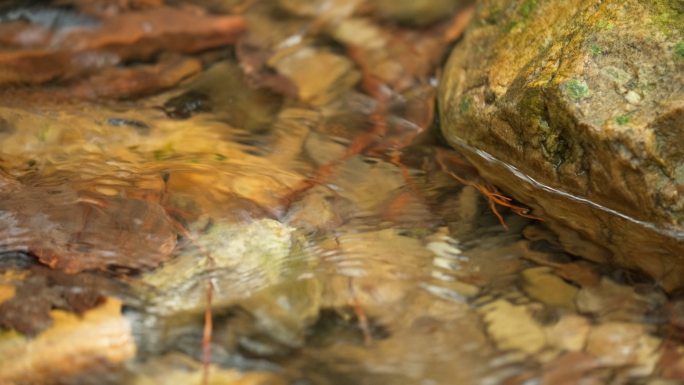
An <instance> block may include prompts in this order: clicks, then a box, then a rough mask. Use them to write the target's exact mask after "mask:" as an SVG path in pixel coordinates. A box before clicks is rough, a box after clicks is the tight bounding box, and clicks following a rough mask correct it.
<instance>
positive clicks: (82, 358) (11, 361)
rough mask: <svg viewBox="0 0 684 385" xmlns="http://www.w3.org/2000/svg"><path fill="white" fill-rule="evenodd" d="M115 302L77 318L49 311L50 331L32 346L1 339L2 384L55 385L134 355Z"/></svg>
mask: <svg viewBox="0 0 684 385" xmlns="http://www.w3.org/2000/svg"><path fill="white" fill-rule="evenodd" d="M121 305H122V304H121V302H120V301H119V300H116V299H113V298H107V299H105V300H103V303H102V304H101V305H100V306H97V307H96V308H94V309H91V310H89V311H87V312H85V313H84V314H83V315H82V316H76V315H74V314H70V313H67V312H64V311H62V310H53V311H51V312H50V316H51V317H53V318H54V319H55V323H54V326H52V327H51V328H50V329H47V330H45V331H44V332H42V333H40V334H39V335H37V336H36V337H35V338H33V339H31V340H28V341H26V340H24V339H23V338H22V337H20V336H17V335H16V334H11V333H5V334H3V335H2V338H0V357H2V360H0V383H2V384H8V385H18V384H37V385H39V384H53V383H55V382H56V381H58V382H60V383H62V381H64V380H65V379H66V378H68V377H70V376H73V375H76V374H79V373H82V372H85V371H87V370H98V369H106V368H107V367H108V366H112V365H116V364H121V363H123V362H125V361H126V360H129V359H131V358H133V357H134V355H135V341H134V339H133V335H132V332H131V326H130V324H129V323H128V321H126V319H125V318H124V317H122V316H121Z"/></svg>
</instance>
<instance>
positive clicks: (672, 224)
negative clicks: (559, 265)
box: [439, 0, 684, 290]
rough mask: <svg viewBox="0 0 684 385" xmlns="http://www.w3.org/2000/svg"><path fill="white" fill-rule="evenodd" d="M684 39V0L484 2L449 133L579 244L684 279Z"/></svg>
mask: <svg viewBox="0 0 684 385" xmlns="http://www.w3.org/2000/svg"><path fill="white" fill-rule="evenodd" d="M683 42H684V1H682V0H649V1H641V0H604V1H599V2H597V1H589V0H514V1H509V0H483V1H480V2H479V5H478V10H477V12H476V16H475V19H474V20H473V22H472V24H471V26H470V27H469V29H468V31H467V33H466V35H465V37H464V39H463V41H462V42H461V43H460V44H459V45H458V46H456V47H455V49H454V51H453V52H452V54H451V57H450V58H449V62H448V64H447V67H446V69H445V72H444V77H443V81H442V84H441V89H440V100H439V101H440V114H441V120H442V130H443V133H444V135H445V137H446V138H447V140H448V141H449V142H450V143H451V144H452V145H453V146H454V147H456V148H457V149H459V150H461V151H463V152H464V153H465V154H466V156H468V157H469V159H470V160H471V161H472V162H473V163H474V164H475V165H476V166H477V167H478V168H479V169H480V171H481V172H482V174H483V175H484V176H485V177H486V178H488V179H489V180H491V181H492V182H494V183H495V184H497V185H499V186H500V187H501V188H502V189H504V190H505V191H507V192H508V193H510V194H512V195H513V196H515V197H516V198H517V199H519V200H520V201H522V202H525V203H527V204H529V205H531V206H532V207H534V208H535V209H536V210H537V213H540V214H541V215H542V216H544V217H545V218H547V222H548V223H549V224H550V225H551V227H554V228H556V229H558V230H560V231H559V234H561V241H562V242H564V243H565V245H566V247H568V248H569V250H570V251H572V252H573V253H576V254H578V255H581V256H584V257H586V258H589V259H592V260H596V261H601V262H609V263H614V264H616V265H620V266H622V267H627V268H633V269H637V270H641V271H643V272H646V273H648V274H649V275H650V276H652V277H654V278H655V279H657V280H658V282H659V283H660V284H662V285H663V286H664V287H665V288H666V289H668V290H672V289H674V288H677V287H680V286H683V285H684V53H683V52H684V43H683ZM568 229H570V230H572V231H567V230H568Z"/></svg>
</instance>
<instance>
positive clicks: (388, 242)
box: [0, 53, 684, 385]
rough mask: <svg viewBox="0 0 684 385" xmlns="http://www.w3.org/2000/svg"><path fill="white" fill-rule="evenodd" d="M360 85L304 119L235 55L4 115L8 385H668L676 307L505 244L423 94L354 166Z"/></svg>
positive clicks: (521, 224) (368, 127)
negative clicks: (177, 80) (176, 74)
mask: <svg viewBox="0 0 684 385" xmlns="http://www.w3.org/2000/svg"><path fill="white" fill-rule="evenodd" d="M212 55H214V56H216V54H215V53H213V54H212ZM321 60H322V59H321ZM296 76H297V75H293V77H295V78H296ZM340 78H343V76H340ZM340 78H338V79H337V83H335V82H333V83H331V84H333V86H340V83H339V82H341V81H342V80H340ZM345 84H346V83H345ZM353 84H354V82H352V83H351V86H345V85H344V84H343V85H342V86H340V87H341V89H342V90H341V91H339V90H336V89H335V90H334V97H327V96H326V97H323V96H320V94H317V95H318V96H320V98H319V99H316V98H313V99H311V100H314V102H310V103H302V102H301V101H298V100H295V99H293V98H290V97H283V96H280V95H278V94H277V93H273V92H270V91H254V90H251V89H250V85H249V84H248V83H247V82H246V80H245V79H244V78H243V77H242V75H241V72H240V70H239V66H238V61H237V59H236V58H235V57H234V56H232V55H230V54H228V55H225V54H224V55H223V56H221V55H219V56H217V57H213V58H212V59H211V63H210V64H208V65H206V66H205V69H204V70H203V72H202V73H201V74H199V75H197V76H196V77H194V78H193V79H191V81H187V82H185V83H183V84H181V85H179V86H177V87H175V88H173V89H171V90H169V91H164V92H161V93H157V94H155V95H153V96H147V97H140V98H135V99H131V100H125V99H124V100H107V101H102V100H100V101H88V100H76V101H72V100H70V99H69V98H68V97H64V95H63V94H60V93H59V92H56V91H55V92H53V91H50V90H48V91H45V90H43V91H41V90H40V89H38V90H35V89H34V90H32V91H25V90H23V89H21V88H17V89H15V90H14V91H11V92H7V93H5V94H4V95H3V96H2V100H3V102H2V105H1V106H0V153H1V154H2V155H0V167H1V168H0V170H2V173H1V174H0V187H2V192H0V194H1V195H2V198H1V201H0V216H1V222H0V248H1V250H2V254H0V327H2V329H0V330H4V331H0V357H2V359H1V360H0V383H3V384H4V383H9V384H15V383H16V384H25V383H26V384H28V383H67V384H106V383H112V384H180V383H185V384H194V383H197V384H198V383H200V381H201V378H202V362H203V360H205V361H206V360H207V359H209V360H210V362H211V367H210V371H209V383H215V384H219V383H220V384H233V383H234V384H281V383H283V384H285V383H287V384H299V385H304V384H312V385H313V384H341V385H344V384H421V385H448V384H483V385H487V384H492V385H493V384H549V385H550V384H575V383H582V384H603V383H610V384H623V383H624V384H627V383H634V384H645V383H648V384H666V383H668V384H669V383H675V382H667V381H670V380H667V379H668V378H670V379H671V378H677V376H678V375H679V373H681V372H680V371H681V370H684V366H681V364H679V361H678V360H679V354H680V353H679V352H680V350H681V348H680V347H679V345H678V342H677V341H678V337H677V334H678V333H677V330H678V326H679V325H681V320H680V318H678V314H680V312H681V311H682V306H681V302H678V301H676V298H675V299H672V298H668V297H667V296H666V295H665V294H664V293H663V292H662V291H661V290H660V289H658V288H657V287H656V286H655V285H654V284H652V283H650V282H649V281H648V280H646V279H643V278H641V277H640V276H638V275H637V274H634V273H631V272H626V271H616V270H615V269H609V268H605V267H601V266H597V265H594V264H591V263H589V262H585V261H582V260H581V259H579V258H577V257H575V256H572V255H569V254H567V253H566V252H564V251H563V250H562V249H561V248H560V247H559V246H558V241H557V236H556V235H555V234H553V233H551V232H550V231H548V230H546V229H545V228H544V226H543V222H540V221H537V220H534V219H529V218H523V217H520V216H518V215H515V214H514V213H512V212H510V211H508V210H507V209H505V208H502V207H499V208H498V210H499V212H500V213H501V215H502V219H503V221H504V223H505V226H504V225H503V224H502V223H501V221H500V220H499V219H498V218H497V215H495V213H494V212H493V211H492V209H491V207H490V202H489V201H488V199H487V197H486V196H485V195H483V194H482V193H481V192H480V191H479V190H478V188H477V187H478V186H480V185H479V184H477V183H479V181H477V179H476V176H475V175H474V173H473V170H472V169H470V168H469V167H468V166H467V165H465V164H463V163H461V162H462V160H461V158H460V157H459V155H458V154H456V153H454V152H451V150H449V149H447V148H445V147H444V146H442V145H440V141H439V139H438V138H437V136H436V135H434V133H433V134H431V135H428V134H425V133H424V132H423V133H422V134H421V133H420V132H421V131H422V129H421V128H420V127H419V126H418V125H416V123H415V121H416V119H415V116H416V113H415V112H412V111H410V108H409V107H411V108H413V107H415V104H412V102H414V101H416V100H418V101H420V100H422V99H421V98H422V97H423V96H421V94H420V93H418V95H408V96H406V95H404V97H403V98H398V99H395V100H394V101H393V104H392V105H391V108H389V109H388V111H387V112H386V114H385V115H384V119H385V121H386V123H385V124H386V125H387V126H388V127H390V129H389V130H388V131H387V132H386V133H384V134H383V135H376V137H374V138H373V140H372V141H370V142H363V143H365V144H364V146H360V147H359V146H357V145H358V143H359V138H363V137H364V135H367V134H368V132H373V131H372V130H373V127H374V126H376V125H377V124H378V122H377V119H376V118H377V117H376V116H374V112H377V108H378V101H377V99H374V98H372V97H370V96H368V95H367V94H366V93H364V92H361V91H360V90H359V89H358V88H357V87H353ZM345 87H346V88H345ZM433 87H434V84H433V85H431V86H430V87H429V89H430V90H432V88H433ZM301 88H302V87H301V84H300V89H301ZM325 92H332V91H325ZM55 95H56V96H55ZM60 95H61V96H60ZM320 100H323V101H320ZM397 100H398V101H397ZM424 105H425V108H427V109H431V104H430V103H425V104H424ZM430 112H431V111H428V112H427V115H429V114H430ZM432 128H433V129H435V128H437V127H434V126H433V127H432ZM419 134H420V135H419ZM357 147H358V148H357ZM437 159H447V160H448V161H446V162H438V161H437ZM445 165H446V166H447V168H445ZM449 165H452V166H453V167H449ZM454 175H455V176H456V177H454ZM208 295H210V297H211V299H210V302H208V301H209V300H208V298H209V296H208ZM207 309H211V314H210V315H209V316H208V315H207V312H206V311H207ZM208 319H209V320H211V335H210V337H211V339H210V342H208V343H207V342H206V341H205V342H204V343H203V339H204V338H205V337H207V336H208V333H207V320H208ZM667 360H669V361H667ZM664 362H665V363H666V364H667V366H664V365H665V364H663V363H664ZM679 367H682V369H678V368H679ZM663 368H665V369H663ZM240 373H241V374H240ZM672 381H674V380H672Z"/></svg>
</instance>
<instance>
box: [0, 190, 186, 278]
mask: <svg viewBox="0 0 684 385" xmlns="http://www.w3.org/2000/svg"><path fill="white" fill-rule="evenodd" d="M0 218H2V222H0V234H2V235H3V236H2V238H3V239H5V241H4V243H2V244H0V248H2V249H5V250H20V251H21V250H23V251H29V252H31V253H32V254H34V255H36V256H37V257H38V259H39V260H40V261H41V262H43V263H45V264H46V265H48V266H50V267H52V268H56V269H61V270H64V271H67V272H71V273H76V272H79V271H83V270H90V269H100V270H106V269H112V268H114V269H117V268H123V269H125V270H138V269H143V268H150V267H155V266H157V265H158V264H159V263H161V262H163V261H165V260H166V259H168V258H169V257H170V255H171V252H172V251H173V250H174V248H175V245H176V231H175V229H174V226H173V223H172V222H171V220H170V219H169V217H168V216H167V215H166V212H165V211H164V209H163V208H162V207H161V206H160V205H159V204H157V203H155V202H149V201H143V200H138V199H126V198H118V197H107V196H100V195H96V194H85V193H79V192H76V191H73V190H71V189H70V188H69V187H54V188H49V187H40V188H38V187H21V188H19V189H18V190H17V191H11V192H8V193H4V194H0Z"/></svg>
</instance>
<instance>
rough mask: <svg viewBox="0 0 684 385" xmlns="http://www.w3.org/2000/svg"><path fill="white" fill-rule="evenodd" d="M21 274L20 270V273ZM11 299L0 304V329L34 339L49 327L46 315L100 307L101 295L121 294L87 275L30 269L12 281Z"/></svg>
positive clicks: (102, 280)
mask: <svg viewBox="0 0 684 385" xmlns="http://www.w3.org/2000/svg"><path fill="white" fill-rule="evenodd" d="M22 271H23V270H22ZM12 285H13V286H9V285H0V287H4V286H9V287H12V288H13V289H14V293H13V294H14V295H13V296H12V297H11V298H8V299H6V300H5V301H3V302H1V303H0V327H2V328H7V329H12V330H16V331H18V332H20V333H22V334H28V335H35V334H37V333H39V332H41V331H43V330H45V329H47V328H48V327H50V326H51V325H52V323H53V322H52V316H51V314H50V312H51V311H52V310H53V309H61V310H66V311H70V312H74V313H76V314H83V313H84V312H85V311H87V310H89V309H92V308H94V307H96V306H98V305H100V304H101V303H102V301H103V299H104V294H105V293H122V292H123V291H124V290H125V289H124V287H123V286H122V285H120V284H117V283H115V282H114V281H110V280H107V279H106V278H103V277H98V276H95V275H90V274H87V273H83V274H80V275H78V276H75V275H70V274H65V273H62V272H59V271H52V270H49V269H47V268H44V267H40V266H34V267H33V268H31V270H30V274H29V275H28V277H26V278H24V279H20V280H12Z"/></svg>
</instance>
